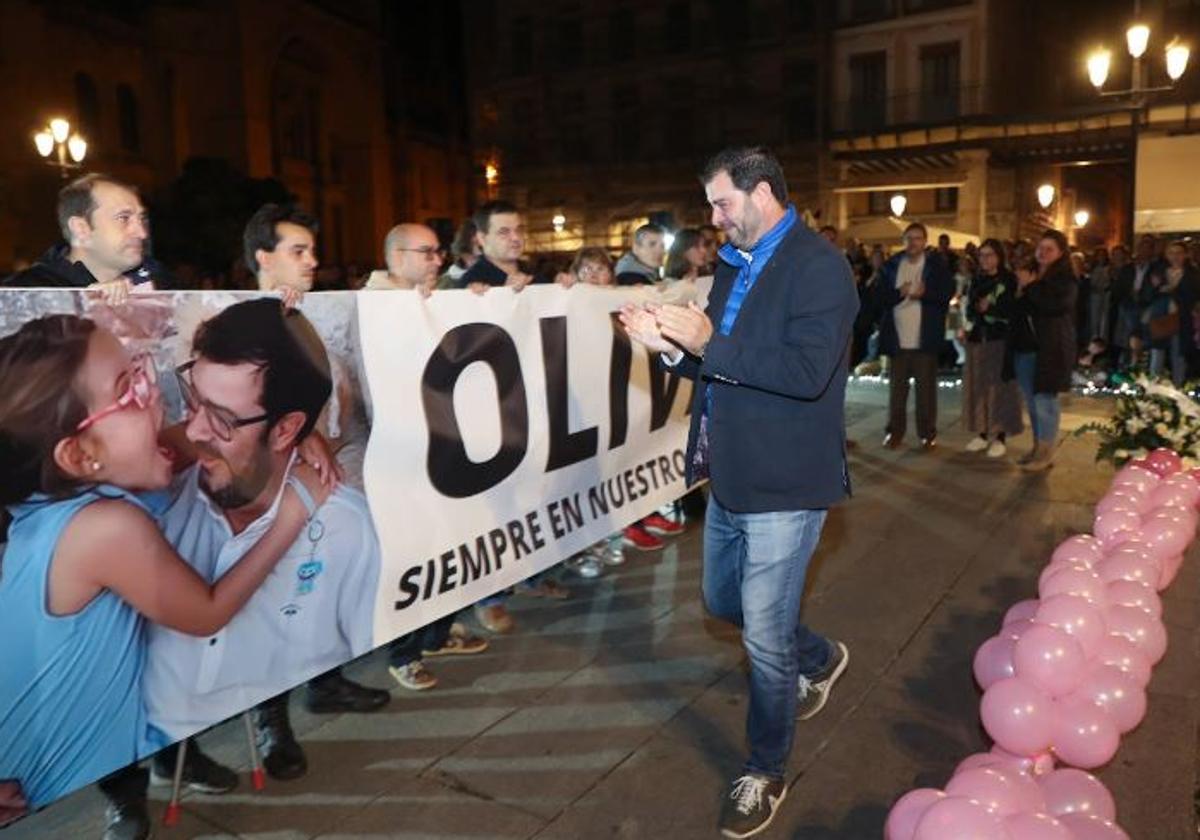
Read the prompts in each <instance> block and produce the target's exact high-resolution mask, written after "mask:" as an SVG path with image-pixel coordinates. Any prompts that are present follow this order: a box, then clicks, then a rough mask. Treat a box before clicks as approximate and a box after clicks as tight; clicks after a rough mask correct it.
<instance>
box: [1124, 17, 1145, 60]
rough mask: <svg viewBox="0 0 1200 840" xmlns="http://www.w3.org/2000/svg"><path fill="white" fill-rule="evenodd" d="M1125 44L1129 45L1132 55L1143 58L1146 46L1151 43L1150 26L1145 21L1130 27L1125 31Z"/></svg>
mask: <svg viewBox="0 0 1200 840" xmlns="http://www.w3.org/2000/svg"><path fill="white" fill-rule="evenodd" d="M1125 44H1126V45H1127V46H1128V47H1129V54H1130V55H1131V56H1133V57H1134V58H1141V57H1142V56H1143V55H1145V54H1146V47H1147V46H1149V44H1150V27H1149V26H1146V25H1145V24H1144V23H1137V24H1134V25H1133V26H1131V27H1129V29H1128V30H1126V32H1125Z"/></svg>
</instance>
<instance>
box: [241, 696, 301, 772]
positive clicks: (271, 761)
mask: <svg viewBox="0 0 1200 840" xmlns="http://www.w3.org/2000/svg"><path fill="white" fill-rule="evenodd" d="M251 719H252V720H253V721H254V736H255V740H256V741H257V742H258V752H259V755H261V756H262V763H263V767H264V768H265V769H266V771H267V775H268V776H270V777H271V778H272V779H277V780H279V781H289V780H291V779H298V778H300V777H301V776H303V775H304V774H305V773H307V772H308V759H307V758H305V757H304V750H303V749H302V748H301V747H300V744H299V742H297V741H296V736H295V735H294V734H293V733H292V723H291V720H290V718H289V716H288V706H287V695H284V697H283V700H282V701H280V700H279V699H274V700H268V701H266V702H265V703H260V704H259V705H258V706H256V707H255V708H254V711H253V712H252V713H251Z"/></svg>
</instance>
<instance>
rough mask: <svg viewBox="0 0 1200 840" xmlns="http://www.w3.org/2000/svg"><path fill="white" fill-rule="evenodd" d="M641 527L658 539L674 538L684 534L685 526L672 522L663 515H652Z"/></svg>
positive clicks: (644, 520) (642, 522) (643, 521)
mask: <svg viewBox="0 0 1200 840" xmlns="http://www.w3.org/2000/svg"><path fill="white" fill-rule="evenodd" d="M641 526H642V527H643V528H645V529H646V530H647V531H649V532H650V533H651V534H654V535H655V536H656V537H674V536H676V535H678V534H682V533H683V526H682V525H680V524H679V523H678V522H672V521H671V520H670V519H667V517H665V516H663V515H662V514H661V513H652V514H650V515H649V516H647V517H646V518H645V519H643V520H642V521H641Z"/></svg>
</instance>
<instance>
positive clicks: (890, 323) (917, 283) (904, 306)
mask: <svg viewBox="0 0 1200 840" xmlns="http://www.w3.org/2000/svg"><path fill="white" fill-rule="evenodd" d="M928 238H929V234H928V233H927V232H926V230H925V225H923V224H921V223H920V222H913V223H912V224H910V225H909V226H908V227H907V228H905V229H904V250H903V251H901V252H900V253H899V254H896V255H895V256H894V257H892V258H891V259H890V260H888V261H887V262H886V263H884V265H883V272H882V276H881V277H880V282H879V291H878V294H879V300H880V309H881V310H882V313H883V318H882V320H881V321H880V324H879V352H880V353H882V354H884V355H885V356H890V357H891V360H892V363H891V370H890V373H891V388H890V390H889V392H888V425H887V434H886V436H885V437H884V439H883V445H884V446H886V447H887V448H889V449H898V448H899V447H900V444H901V442H902V441H903V440H904V431H905V425H906V422H907V420H908V380H909V378H910V377H911V378H913V379H916V381H917V434H918V435H919V436H920V438H921V448H922V449H925V450H929V449H932V448H933V446H934V442H935V441H936V439H937V367H938V352H939V351H940V350H941V348H942V344H943V343H944V342H945V340H946V311H947V310H948V309H949V307H950V298H951V296H952V295H953V294H954V279H953V278H952V277H951V276H950V270H949V268H948V267H947V265H946V262H945V260H943V259H942V257H941V256H940V255H939V254H938V253H937V252H936V251H929V250H926V248H925V244H926V241H927V240H928Z"/></svg>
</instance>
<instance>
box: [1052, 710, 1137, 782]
mask: <svg viewBox="0 0 1200 840" xmlns="http://www.w3.org/2000/svg"><path fill="white" fill-rule="evenodd" d="M1056 706H1057V715H1056V720H1055V727H1054V735H1053V738H1054V754H1055V755H1056V756H1058V757H1059V759H1060V760H1061V761H1062V762H1063V763H1064V764H1070V765H1071V766H1073V767H1082V768H1084V769H1088V770H1090V769H1091V768H1093V767H1100V766H1101V765H1104V764H1107V763H1108V762H1110V761H1112V757H1113V756H1114V755H1116V754H1117V747H1118V746H1119V745H1120V743H1121V735H1120V733H1119V732H1117V725H1116V723H1114V722H1113V720H1112V718H1110V717H1109V716H1108V715H1107V714H1106V713H1105V711H1104V710H1103V709H1102V708H1100V707H1099V706H1097V705H1096V704H1095V703H1093V702H1091V701H1090V700H1087V699H1081V698H1078V697H1064V698H1062V699H1061V700H1059V701H1057V703H1056Z"/></svg>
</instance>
